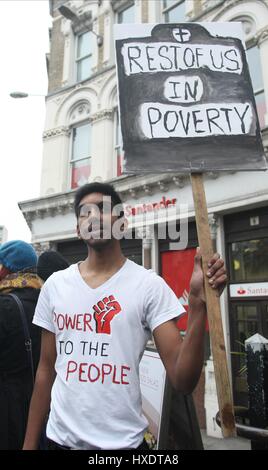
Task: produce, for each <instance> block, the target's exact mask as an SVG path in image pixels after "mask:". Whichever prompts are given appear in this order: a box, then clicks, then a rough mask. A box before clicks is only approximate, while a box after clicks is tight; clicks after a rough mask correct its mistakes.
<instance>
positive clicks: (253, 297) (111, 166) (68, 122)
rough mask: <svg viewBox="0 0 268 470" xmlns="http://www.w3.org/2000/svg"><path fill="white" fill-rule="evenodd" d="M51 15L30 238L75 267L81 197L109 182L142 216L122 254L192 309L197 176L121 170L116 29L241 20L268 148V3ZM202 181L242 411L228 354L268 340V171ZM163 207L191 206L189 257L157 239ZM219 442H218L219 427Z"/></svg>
mask: <svg viewBox="0 0 268 470" xmlns="http://www.w3.org/2000/svg"><path fill="white" fill-rule="evenodd" d="M64 7H67V8H68V9H69V10H68V11H69V13H68V11H67V10H66V9H64ZM50 10H51V15H52V18H53V26H52V30H51V48H50V55H49V57H48V74H49V87H48V94H47V97H46V122H45V129H44V135H43V139H44V151H43V163H42V180H41V189H40V197H39V198H38V199H34V200H30V201H24V202H21V203H20V208H21V210H22V212H23V214H24V217H25V219H26V221H27V223H28V225H29V227H30V229H31V232H32V243H33V244H34V246H35V247H36V248H37V249H38V250H39V251H42V250H45V249H47V248H56V249H58V250H59V251H60V252H61V253H62V254H63V255H65V256H66V257H68V259H69V260H70V261H77V260H79V259H81V258H82V257H83V256H84V255H85V253H86V251H85V247H84V245H83V244H82V243H81V242H80V241H78V240H77V239H76V220H75V216H74V213H73V206H72V202H73V197H74V190H75V188H76V187H77V186H78V185H80V184H83V183H85V182H87V181H106V182H111V183H113V184H114V186H115V188H116V189H117V190H118V191H119V192H120V194H121V196H122V198H123V200H124V201H125V203H126V206H127V207H128V211H129V212H132V214H133V213H134V214H136V215H134V216H133V217H132V220H131V225H130V229H132V228H134V227H135V226H137V227H139V229H140V230H139V233H140V237H141V238H140V239H139V240H128V241H124V243H123V248H124V251H125V253H126V254H127V255H128V256H130V257H131V258H132V259H134V260H136V261H137V262H139V263H141V262H143V264H144V265H145V266H146V267H149V266H152V267H153V269H155V270H156V271H158V272H159V273H160V274H162V275H163V277H165V278H166V280H167V281H168V282H169V283H170V285H171V286H172V287H173V288H174V289H175V292H176V293H177V294H178V296H180V297H181V296H182V297H183V296H184V297H183V298H184V300H185V303H187V292H186V294H185V290H186V291H187V279H181V273H182V272H183V271H184V269H185V266H186V265H187V266H190V265H191V260H192V256H193V248H195V247H196V246H197V236H196V229H195V223H194V209H193V201H192V193H191V185H190V180H189V177H188V176H187V175H179V174H162V175H154V174H152V175H147V176H144V175H136V176H125V175H122V174H121V158H122V149H121V141H120V130H119V123H118V113H117V106H118V103H117V85H116V70H115V54H114V48H113V24H114V23H133V22H137V23H139V22H144V23H159V22H165V21H166V22H182V21H190V22H195V21H198V22H202V21H218V22H225V21H241V22H242V23H243V27H244V33H245V41H246V47H247V50H248V61H249V67H250V72H251V76H252V82H253V88H254V93H255V97H256V103H257V108H258V112H259V120H260V124H261V128H262V137H263V143H264V147H265V149H266V150H267V147H268V61H267V57H268V2H267V0H225V1H223V0H185V1H183V0H135V1H134V0H81V1H80V0H75V1H61V0H50ZM67 16H68V18H67ZM204 180H205V188H206V196H207V205H208V211H209V217H210V222H211V230H212V236H213V239H214V241H215V248H216V249H217V251H219V252H220V253H222V254H223V255H224V256H225V259H226V262H227V268H228V271H229V279H230V286H231V287H230V289H226V292H225V295H224V296H223V297H222V299H221V304H222V305H221V306H222V313H223V323H224V332H225V336H226V343H227V348H228V360H229V365H230V368H231V367H232V377H233V390H234V400H235V403H236V404H245V402H246V389H245V380H244V379H243V378H241V377H240V376H239V374H238V370H239V368H240V363H239V359H237V357H239V356H235V357H232V356H231V354H230V351H234V350H239V348H240V346H239V344H238V342H237V341H242V342H243V341H244V339H245V338H246V337H248V336H251V335H252V334H253V333H256V332H258V333H261V334H262V335H264V336H266V337H267V336H268V321H267V316H268V289H267V287H266V283H267V282H268V184H267V183H268V175H267V173H266V172H255V173H253V172H235V173H230V172H229V173H220V174H219V173H210V174H206V175H205V177H204ZM168 200H169V201H174V202H173V206H174V207H176V206H177V205H178V204H179V203H180V202H183V203H187V204H188V206H189V215H190V224H189V243H188V246H187V249H185V250H177V251H171V250H170V240H169V239H168V237H166V238H165V239H162V240H159V239H158V236H157V225H159V224H161V222H163V221H164V220H165V218H166V217H167V218H169V217H172V218H176V217H178V215H177V214H176V211H175V212H174V210H173V211H172V210H170V211H169V212H168V211H167V210H166V209H164V206H165V205H166V202H167V201H168ZM156 203H158V207H159V210H158V214H159V218H158V220H157V221H155V220H153V219H152V220H149V221H147V223H146V225H144V223H143V220H142V217H141V215H140V214H141V213H142V212H146V210H147V209H146V206H144V204H145V205H147V206H148V205H150V204H156ZM171 205H172V204H171ZM148 210H149V209H148ZM177 222H178V223H179V217H178V220H177ZM263 283H264V284H263ZM249 284H250V285H249ZM267 285H268V284H267ZM181 286H183V289H182V288H181ZM240 286H241V289H240ZM249 287H250V289H251V290H250V294H247V293H246V294H245V296H244V297H243V295H242V294H240V293H239V291H240V292H243V291H244V290H246V289H248V288H249ZM265 289H266V290H265ZM241 296H242V298H241ZM231 359H232V360H231ZM231 363H232V364H231ZM209 367H210V369H209V371H210V373H209V374H207V383H206V390H207V396H206V402H207V403H210V404H212V403H213V406H214V404H215V403H216V398H215V388H214V387H213V386H211V387H210V384H209V380H211V377H212V375H213V374H212V373H211V365H209ZM197 394H198V397H197V406H198V408H200V410H199V416H200V419H201V422H202V425H204V416H205V414H204V409H203V410H202V409H201V408H202V406H203V402H204V398H203V395H204V374H203V376H202V379H201V382H200V386H199V388H198V390H197ZM200 397H201V398H200ZM216 407H217V405H215V410H216ZM216 411H217V410H216ZM202 413H203V415H202ZM207 427H208V428H209V429H210V432H211V433H212V434H213V432H214V423H213V422H212V419H211V413H210V414H209V415H207ZM215 435H218V432H217V430H216V428H215Z"/></svg>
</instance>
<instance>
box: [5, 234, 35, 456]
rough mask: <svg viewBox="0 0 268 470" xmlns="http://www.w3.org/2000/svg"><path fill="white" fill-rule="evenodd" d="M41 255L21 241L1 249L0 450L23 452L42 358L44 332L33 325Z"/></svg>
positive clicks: (6, 244) (15, 241)
mask: <svg viewBox="0 0 268 470" xmlns="http://www.w3.org/2000/svg"><path fill="white" fill-rule="evenodd" d="M36 265H37V255H36V253H35V251H34V249H33V247H32V246H31V245H30V244H28V243H26V242H24V241H21V240H13V241H9V242H7V243H4V244H3V245H2V246H1V247H0V449H1V450H4V449H5V450H15V449H21V448H22V444H23V440H24V435H25V429H26V424H27V416H28V408H29V404H30V399H31V395H32V390H33V373H32V372H34V373H35V371H36V369H37V365H38V361H39V356H40V338H41V329H40V328H39V327H37V326H36V325H33V324H32V319H33V314H34V310H35V306H36V303H37V300H38V296H39V293H40V289H41V287H42V284H43V282H42V281H41V279H40V278H39V277H38V275H37V273H36ZM11 293H12V294H15V295H16V296H17V297H18V298H19V300H20V301H21V303H22V306H23V309H24V312H25V317H26V321H27V325H28V329H29V333H30V337H31V340H32V358H33V369H32V368H31V366H30V363H29V357H28V353H27V351H26V346H25V334H24V328H23V322H22V318H21V314H20V310H19V307H18V305H17V303H16V301H15V300H14V298H12V297H11V296H10V295H9V294H11Z"/></svg>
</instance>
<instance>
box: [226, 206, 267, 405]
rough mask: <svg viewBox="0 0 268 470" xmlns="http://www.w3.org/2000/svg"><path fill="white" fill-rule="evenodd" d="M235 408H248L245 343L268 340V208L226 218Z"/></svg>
mask: <svg viewBox="0 0 268 470" xmlns="http://www.w3.org/2000/svg"><path fill="white" fill-rule="evenodd" d="M224 226H225V240H226V257H227V267H228V273H229V279H230V288H229V323H230V343H231V362H232V376H233V391H234V403H235V405H241V406H247V404H248V403H247V382H246V372H245V367H244V366H245V355H244V342H245V340H246V339H247V338H249V337H250V336H252V335H254V334H255V333H259V334H260V335H262V336H264V337H266V338H267V337H268V207H264V208H259V209H252V210H249V211H245V212H241V213H236V214H232V215H229V216H226V217H225V218H224Z"/></svg>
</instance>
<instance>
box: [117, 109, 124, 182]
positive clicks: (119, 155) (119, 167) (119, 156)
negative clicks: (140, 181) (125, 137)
mask: <svg viewBox="0 0 268 470" xmlns="http://www.w3.org/2000/svg"><path fill="white" fill-rule="evenodd" d="M115 155H116V162H117V176H120V175H121V174H122V164H123V147H122V134H121V127H120V120H119V112H118V109H117V110H116V111H115Z"/></svg>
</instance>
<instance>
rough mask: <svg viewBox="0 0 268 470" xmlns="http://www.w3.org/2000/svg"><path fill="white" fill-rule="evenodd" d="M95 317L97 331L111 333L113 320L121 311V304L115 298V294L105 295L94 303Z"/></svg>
mask: <svg viewBox="0 0 268 470" xmlns="http://www.w3.org/2000/svg"><path fill="white" fill-rule="evenodd" d="M93 310H94V318H95V320H96V324H97V327H96V333H106V334H107V335H110V334H111V321H112V319H113V318H114V317H115V315H117V314H118V313H119V312H121V307H120V304H119V303H118V302H117V301H116V300H115V298H114V296H113V295H109V297H104V299H102V300H100V301H99V302H98V303H97V304H96V305H93Z"/></svg>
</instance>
